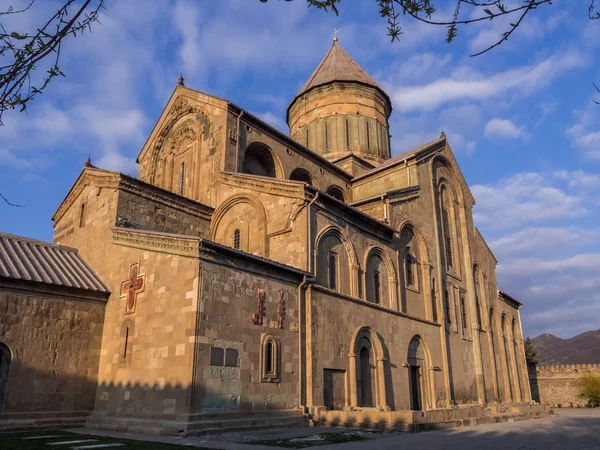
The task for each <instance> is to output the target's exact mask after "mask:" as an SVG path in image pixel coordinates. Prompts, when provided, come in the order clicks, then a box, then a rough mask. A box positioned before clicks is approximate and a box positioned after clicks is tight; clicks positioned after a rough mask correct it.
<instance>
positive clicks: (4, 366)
mask: <svg viewBox="0 0 600 450" xmlns="http://www.w3.org/2000/svg"><path fill="white" fill-rule="evenodd" d="M10 362H11V354H10V349H9V348H8V347H7V346H6V345H5V344H2V343H1V342H0V413H1V412H3V411H4V399H5V397H6V386H7V384H8V375H9V372H10Z"/></svg>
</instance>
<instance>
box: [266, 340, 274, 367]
mask: <svg viewBox="0 0 600 450" xmlns="http://www.w3.org/2000/svg"><path fill="white" fill-rule="evenodd" d="M265 352H266V353H265V356H266V360H265V373H267V374H270V373H273V342H271V341H269V342H267V348H266V350H265Z"/></svg>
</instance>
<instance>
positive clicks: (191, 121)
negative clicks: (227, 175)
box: [140, 97, 211, 188]
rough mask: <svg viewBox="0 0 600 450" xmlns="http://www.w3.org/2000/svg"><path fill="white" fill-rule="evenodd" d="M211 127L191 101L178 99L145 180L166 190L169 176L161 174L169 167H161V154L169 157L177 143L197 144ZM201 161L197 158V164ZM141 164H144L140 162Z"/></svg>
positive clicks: (159, 138)
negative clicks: (159, 178)
mask: <svg viewBox="0 0 600 450" xmlns="http://www.w3.org/2000/svg"><path fill="white" fill-rule="evenodd" d="M210 125H211V122H210V120H209V119H208V117H207V116H206V113H205V112H204V111H202V110H201V109H199V108H197V107H195V106H192V105H190V104H189V101H188V100H187V99H185V98H183V97H179V98H178V99H176V100H175V102H174V103H173V106H172V107H171V110H170V111H169V116H168V119H167V120H166V121H165V124H164V125H163V127H162V129H161V131H160V132H159V133H158V135H157V137H156V139H155V142H154V146H153V148H152V153H151V155H150V161H149V167H148V169H149V170H148V172H147V173H148V175H147V176H146V177H145V178H146V179H147V180H148V181H149V182H150V183H151V184H154V185H157V186H160V187H165V188H166V186H165V183H164V181H165V180H164V178H165V175H167V174H166V173H164V172H161V169H162V170H165V171H166V170H167V169H168V167H166V165H165V167H163V168H161V167H159V166H160V164H159V163H160V161H161V153H164V152H166V153H167V154H166V155H165V156H168V154H169V152H171V151H172V149H173V146H174V145H175V144H176V143H177V142H181V141H182V140H185V139H188V138H189V139H194V140H195V141H196V142H199V141H201V140H203V139H204V137H205V136H206V135H208V134H209V130H210ZM199 159H200V158H199V156H197V157H196V161H197V163H199ZM140 163H143V162H142V161H140ZM142 165H144V164H142ZM190 172H191V171H190ZM157 175H158V176H161V178H162V180H160V181H159V180H158V179H157V178H158V177H157Z"/></svg>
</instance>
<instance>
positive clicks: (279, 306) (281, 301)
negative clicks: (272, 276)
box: [277, 291, 285, 329]
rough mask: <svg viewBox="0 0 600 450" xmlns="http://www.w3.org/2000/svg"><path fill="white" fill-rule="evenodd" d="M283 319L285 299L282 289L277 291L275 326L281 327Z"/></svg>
mask: <svg viewBox="0 0 600 450" xmlns="http://www.w3.org/2000/svg"><path fill="white" fill-rule="evenodd" d="M283 319H285V300H284V299H283V291H279V301H278V302H277V326H278V328H280V329H283Z"/></svg>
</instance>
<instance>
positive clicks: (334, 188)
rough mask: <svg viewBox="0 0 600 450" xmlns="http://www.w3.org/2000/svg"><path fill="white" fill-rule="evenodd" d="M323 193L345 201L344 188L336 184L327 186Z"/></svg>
mask: <svg viewBox="0 0 600 450" xmlns="http://www.w3.org/2000/svg"><path fill="white" fill-rule="evenodd" d="M325 193H326V194H329V195H331V196H332V197H333V198H336V199H338V200H339V201H340V202H346V196H345V195H344V190H343V189H342V188H341V187H339V186H338V185H336V184H332V185H331V186H329V187H328V188H327V190H326V191H325Z"/></svg>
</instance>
